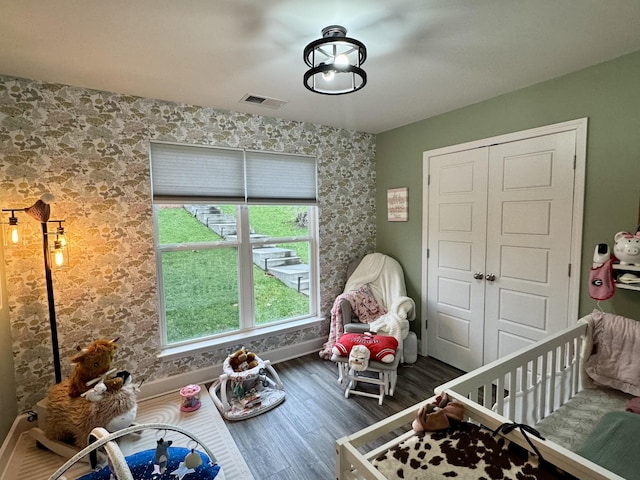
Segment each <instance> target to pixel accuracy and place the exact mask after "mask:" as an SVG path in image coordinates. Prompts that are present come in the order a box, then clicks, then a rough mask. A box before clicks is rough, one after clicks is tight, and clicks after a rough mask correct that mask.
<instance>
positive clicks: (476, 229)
mask: <svg viewBox="0 0 640 480" xmlns="http://www.w3.org/2000/svg"><path fill="white" fill-rule="evenodd" d="M585 126H586V123H585ZM571 127H572V128H563V126H562V125H561V126H560V127H559V128H555V127H554V126H551V127H548V128H541V129H536V131H535V132H534V133H533V134H531V132H532V131H528V132H523V133H522V134H513V135H510V136H508V138H507V139H506V140H503V141H495V140H494V139H488V141H480V142H473V143H471V144H465V145H460V146H454V147H448V148H446V149H440V150H436V151H431V152H425V157H424V158H425V163H424V165H425V172H427V173H428V176H427V177H426V178H425V180H427V179H428V181H427V182H426V183H425V185H426V189H427V191H426V192H425V198H426V202H427V205H426V208H425V209H424V210H423V221H424V222H425V223H426V225H427V227H426V228H425V236H424V237H423V238H424V239H425V240H423V244H424V245H426V249H427V255H426V261H424V262H423V269H426V270H425V271H423V282H424V284H425V286H424V288H423V295H424V297H425V303H424V304H423V305H424V306H423V311H426V314H427V315H426V325H427V328H426V332H425V333H426V338H427V341H426V342H425V343H426V345H427V347H428V348H427V353H428V355H430V356H433V357H434V358H437V359H439V360H442V361H444V362H446V363H448V364H450V365H453V366H455V367H457V368H460V369H461V370H464V371H471V370H473V369H475V368H478V367H480V366H482V365H484V364H486V363H488V362H491V361H493V360H495V359H497V358H499V357H502V356H504V355H507V354H509V353H512V352H513V351H515V350H517V349H519V348H522V347H524V346H526V345H528V344H530V343H533V342H535V341H537V340H539V339H541V338H544V337H546V336H548V335H549V334H552V333H555V332H558V331H560V330H562V329H563V328H565V327H566V326H567V325H568V324H569V323H570V321H569V315H570V311H571V310H572V309H574V310H577V309H576V304H577V291H578V288H576V281H577V279H578V278H579V277H576V280H574V281H573V282H572V279H571V277H570V264H571V259H572V255H573V256H575V259H576V260H575V261H578V259H579V256H580V251H579V249H580V244H579V240H577V239H579V238H580V232H579V229H580V225H581V208H578V209H577V210H579V213H578V214H577V215H576V214H575V212H574V199H575V198H576V194H575V190H576V189H578V191H581V190H582V185H583V183H582V182H583V181H584V179H583V178H580V179H579V180H576V178H577V177H576V158H577V157H576V148H577V147H576V144H577V143H578V140H577V139H578V138H579V139H580V140H579V142H580V144H581V145H582V143H584V144H586V135H585V134H584V131H582V130H580V131H579V130H578V129H577V128H574V124H571ZM580 128H582V127H580ZM539 131H542V133H538V132H539ZM578 132H580V133H579V134H578ZM469 145H472V146H473V147H472V148H471V147H469ZM581 152H582V150H581ZM580 156H581V159H582V158H583V156H584V152H582V153H581V154H580ZM578 163H580V165H581V170H582V167H583V165H584V163H583V160H581V161H580V162H578ZM576 182H580V183H576ZM576 185H578V186H576ZM578 198H580V197H578ZM574 215H576V218H575V219H574ZM572 250H575V252H574V251H572ZM576 252H577V253H576ZM423 258H424V257H423ZM574 263H575V262H574ZM572 292H573V293H572ZM576 313H577V311H576ZM423 345H424V343H423Z"/></svg>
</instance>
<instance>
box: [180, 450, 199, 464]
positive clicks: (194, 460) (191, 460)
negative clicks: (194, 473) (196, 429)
mask: <svg viewBox="0 0 640 480" xmlns="http://www.w3.org/2000/svg"><path fill="white" fill-rule="evenodd" d="M200 465H202V458H201V457H200V454H198V453H196V452H195V449H193V448H192V449H191V453H189V454H188V455H187V456H186V457H184V466H185V467H187V468H198V467H199V466H200Z"/></svg>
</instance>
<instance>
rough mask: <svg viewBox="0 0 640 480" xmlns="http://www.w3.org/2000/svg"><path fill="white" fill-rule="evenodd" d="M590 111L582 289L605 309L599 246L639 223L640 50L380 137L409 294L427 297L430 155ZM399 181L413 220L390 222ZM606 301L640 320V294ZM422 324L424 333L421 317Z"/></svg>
mask: <svg viewBox="0 0 640 480" xmlns="http://www.w3.org/2000/svg"><path fill="white" fill-rule="evenodd" d="M497 74H498V72H497ZM454 80H455V79H452V81H454ZM425 88H428V86H427V85H425ZM583 117H588V119H589V126H588V138H587V165H586V188H585V207H584V215H585V217H584V230H583V244H582V265H581V268H582V275H581V285H582V287H581V293H580V315H584V314H587V313H589V312H591V311H592V310H593V308H594V306H595V303H594V301H593V300H592V299H591V298H590V297H589V293H588V288H587V285H588V274H589V268H590V265H591V257H592V256H593V250H594V248H595V244H596V243H609V244H610V245H611V244H612V243H613V236H614V234H615V233H616V232H618V231H621V230H635V228H636V227H637V225H638V222H639V219H638V216H639V208H640V207H639V200H640V51H639V52H635V53H632V54H629V55H625V56H623V57H620V58H617V59H615V60H612V61H609V62H606V63H602V64H600V65H596V66H594V67H590V68H587V69H584V70H580V71H578V72H575V73H572V74H569V75H566V76H563V77H560V78H557V79H554V80H550V81H547V82H543V83H539V84H536V85H533V86H531V87H527V88H524V89H521V90H518V91H515V92H512V93H509V94H505V95H501V96H499V97H495V98H492V99H489V100H486V101H483V102H480V103H477V104H474V105H470V106H468V107H464V108H461V109H458V110H455V111H452V112H449V113H446V114H443V115H439V116H436V117H432V118H428V119H426V120H422V121H420V122H416V123H413V124H410V125H407V126H405V127H401V128H397V129H394V130H390V131H388V132H384V133H382V134H379V135H378V136H377V139H376V151H377V153H376V162H377V166H376V178H377V179H376V192H377V193H376V202H377V249H378V251H380V252H383V253H387V254H389V255H391V256H393V257H395V258H397V260H398V261H399V262H400V263H401V264H402V265H403V267H404V269H405V276H406V281H407V291H408V294H409V295H410V296H412V297H413V298H414V299H416V303H420V302H419V299H420V298H421V295H420V293H421V269H422V254H421V242H422V233H421V232H422V152H424V151H426V150H431V149H434V148H439V147H445V146H449V145H455V144H458V143H464V142H469V141H473V140H478V139H482V138H486V137H492V136H496V135H501V134H504V133H509V132H515V131H520V130H526V129H528V128H534V127H539V126H544V125H549V124H553V123H559V122H564V121H568V120H574V119H577V118H583ZM396 187H409V221H408V222H406V223H401V222H387V216H386V215H387V212H386V191H387V189H388V188H396ZM601 306H602V307H603V309H604V310H606V311H609V312H615V313H618V314H621V315H625V316H629V317H632V318H636V319H639V320H640V292H632V291H627V290H618V291H617V292H616V294H615V295H614V297H613V298H612V299H611V300H608V301H606V302H601ZM418 318H422V316H421V314H419V316H418ZM412 328H413V329H414V330H415V331H416V332H419V328H418V325H417V322H414V325H413V327H412Z"/></svg>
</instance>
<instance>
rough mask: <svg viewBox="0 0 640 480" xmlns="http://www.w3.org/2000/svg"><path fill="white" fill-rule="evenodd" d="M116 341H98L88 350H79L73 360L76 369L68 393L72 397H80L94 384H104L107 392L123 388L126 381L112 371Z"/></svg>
mask: <svg viewBox="0 0 640 480" xmlns="http://www.w3.org/2000/svg"><path fill="white" fill-rule="evenodd" d="M118 340H119V339H118V338H116V339H114V340H96V341H95V342H93V343H92V344H91V345H89V346H88V347H87V348H82V349H81V348H79V347H78V353H77V354H76V355H75V356H74V357H73V358H72V359H71V363H75V365H76V368H75V369H74V371H73V374H72V375H71V378H69V383H68V387H69V388H68V391H69V396H70V397H79V396H81V395H82V394H83V393H85V392H87V391H88V390H90V389H91V386H92V385H93V384H94V383H98V382H102V383H104V385H105V386H106V387H107V391H114V390H118V389H120V388H122V385H123V383H124V379H123V378H122V376H115V377H114V376H113V373H114V372H115V369H113V370H111V362H112V360H113V357H114V355H115V352H116V349H117V348H118V345H116V342H117V341H118Z"/></svg>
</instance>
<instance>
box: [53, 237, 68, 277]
mask: <svg viewBox="0 0 640 480" xmlns="http://www.w3.org/2000/svg"><path fill="white" fill-rule="evenodd" d="M49 255H50V257H51V258H50V260H51V261H50V265H51V269H52V270H61V269H63V268H65V267H68V266H69V248H68V246H67V243H66V240H65V238H64V235H56V239H55V240H54V241H53V243H52V244H51V247H50V249H49Z"/></svg>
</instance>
